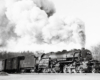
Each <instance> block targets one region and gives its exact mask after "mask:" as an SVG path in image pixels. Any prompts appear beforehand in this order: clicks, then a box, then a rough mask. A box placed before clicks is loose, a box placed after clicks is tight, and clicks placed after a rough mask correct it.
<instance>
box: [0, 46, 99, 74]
mask: <svg viewBox="0 0 100 80" xmlns="http://www.w3.org/2000/svg"><path fill="white" fill-rule="evenodd" d="M0 66H1V67H0V70H1V71H4V72H8V73H11V72H12V73H15V72H22V73H24V72H31V73H99V72H100V63H99V61H97V60H93V57H92V54H91V52H90V51H89V50H87V49H84V48H83V49H82V50H77V49H75V50H71V51H66V50H63V51H58V52H50V53H47V54H42V55H41V56H39V57H36V56H35V55H27V56H18V57H13V58H8V59H4V60H1V61H0Z"/></svg>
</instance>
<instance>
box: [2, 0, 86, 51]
mask: <svg viewBox="0 0 100 80" xmlns="http://www.w3.org/2000/svg"><path fill="white" fill-rule="evenodd" d="M5 5H6V7H5V8H6V11H5V13H4V14H5V15H4V16H1V18H0V21H1V22H0V46H1V47H0V49H1V50H7V51H40V50H42V51H45V52H50V51H58V50H63V49H67V50H68V49H73V48H81V47H85V25H84V22H83V21H81V20H80V19H74V20H72V21H70V22H68V20H67V18H59V17H58V16H56V13H55V8H54V5H53V3H52V2H51V1H49V0H9V2H8V0H6V4H5Z"/></svg>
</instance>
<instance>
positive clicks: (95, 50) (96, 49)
mask: <svg viewBox="0 0 100 80" xmlns="http://www.w3.org/2000/svg"><path fill="white" fill-rule="evenodd" d="M91 51H92V54H93V58H94V59H96V60H99V61H100V45H97V46H93V47H92V48H91Z"/></svg>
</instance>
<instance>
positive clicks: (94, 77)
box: [0, 73, 100, 80]
mask: <svg viewBox="0 0 100 80" xmlns="http://www.w3.org/2000/svg"><path fill="white" fill-rule="evenodd" d="M0 80H100V74H34V73H32V74H9V75H8V76H0Z"/></svg>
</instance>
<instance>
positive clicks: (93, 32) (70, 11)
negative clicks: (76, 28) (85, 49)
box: [52, 0, 100, 46]
mask: <svg viewBox="0 0 100 80" xmlns="http://www.w3.org/2000/svg"><path fill="white" fill-rule="evenodd" d="M52 1H53V3H54V5H55V8H56V13H57V14H58V15H60V16H64V15H66V16H67V17H75V18H79V19H81V20H82V21H83V22H84V23H85V30H86V46H90V45H94V44H98V43H99V42H100V36H99V35H100V28H99V27H100V0H52Z"/></svg>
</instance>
